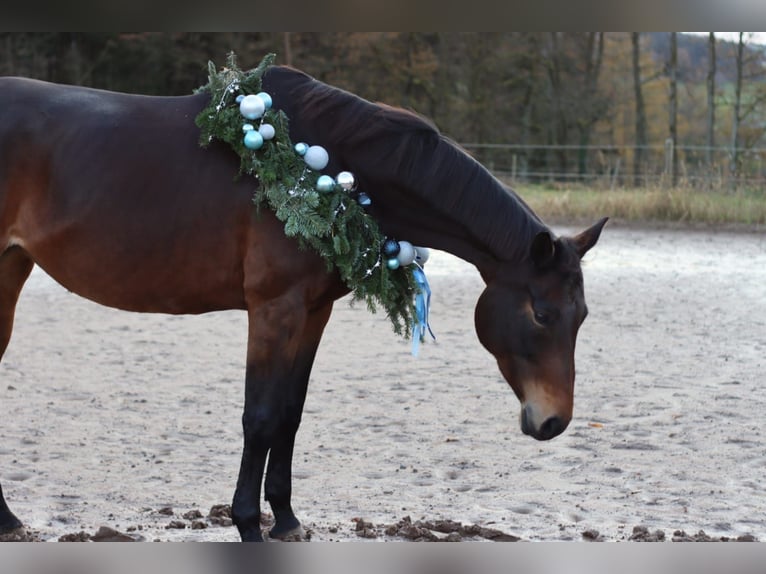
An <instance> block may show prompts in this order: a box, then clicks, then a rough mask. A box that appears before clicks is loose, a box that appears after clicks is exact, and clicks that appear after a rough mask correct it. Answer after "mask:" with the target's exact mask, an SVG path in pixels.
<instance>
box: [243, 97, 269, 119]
mask: <svg viewBox="0 0 766 574" xmlns="http://www.w3.org/2000/svg"><path fill="white" fill-rule="evenodd" d="M265 111H266V105H265V104H264V103H263V100H262V99H261V98H259V97H258V96H254V95H253V94H250V95H248V96H245V97H244V98H242V101H241V102H239V113H240V114H242V115H243V116H245V117H246V118H247V119H248V120H257V119H258V118H260V117H261V116H262V115H263V112H265Z"/></svg>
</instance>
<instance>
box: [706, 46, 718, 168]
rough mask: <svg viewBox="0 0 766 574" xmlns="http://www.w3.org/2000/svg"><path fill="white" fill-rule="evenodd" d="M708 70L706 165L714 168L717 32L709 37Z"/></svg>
mask: <svg viewBox="0 0 766 574" xmlns="http://www.w3.org/2000/svg"><path fill="white" fill-rule="evenodd" d="M707 53H708V68H707V129H706V131H705V145H706V146H707V149H706V150H705V163H706V164H707V166H708V168H712V166H713V146H714V145H715V73H716V60H715V56H716V54H715V32H710V34H709V36H708V51H707Z"/></svg>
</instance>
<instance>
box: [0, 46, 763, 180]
mask: <svg viewBox="0 0 766 574" xmlns="http://www.w3.org/2000/svg"><path fill="white" fill-rule="evenodd" d="M229 51H234V52H236V54H237V55H238V58H239V63H240V66H241V67H242V68H249V67H253V66H255V65H256V64H257V63H258V62H259V61H260V59H261V58H262V57H263V55H265V54H266V53H267V52H276V53H277V62H278V63H281V64H290V65H293V66H295V67H298V68H301V69H303V70H304V71H306V72H308V73H310V74H311V75H313V76H314V77H316V78H318V79H320V80H323V81H325V82H328V83H331V84H334V85H336V86H339V87H342V88H345V89H347V90H349V91H352V92H354V93H357V94H359V95H361V96H363V97H365V98H368V99H370V100H375V101H383V102H386V103H390V104H393V105H399V106H404V107H407V108H411V109H414V110H415V111H417V112H419V113H421V114H423V115H425V116H428V117H429V118H431V119H432V120H433V122H434V123H435V124H436V125H437V126H438V127H439V128H440V129H441V131H442V132H444V133H445V134H447V135H449V136H450V137H452V138H453V139H455V140H457V141H459V142H462V143H464V144H468V145H472V144H518V145H519V146H538V149H537V151H535V150H534V149H533V150H531V151H525V152H524V153H522V154H521V155H522V161H523V162H525V165H527V166H528V165H537V166H538V167H539V166H540V165H543V164H545V165H546V166H548V168H550V167H551V165H553V166H558V167H560V168H561V169H562V170H563V169H564V168H566V169H570V170H571V169H576V170H578V171H580V172H584V171H586V170H589V169H592V168H593V165H592V164H593V163H594V162H598V161H603V154H599V153H593V149H594V148H604V150H607V151H608V150H609V149H612V148H624V147H627V148H630V151H629V152H628V155H629V157H627V156H626V157H625V158H624V160H625V164H624V165H625V166H626V168H625V169H626V170H627V166H628V165H629V164H630V165H631V166H632V167H631V168H630V169H631V170H632V173H635V174H636V177H638V174H639V173H641V170H642V164H643V163H646V162H649V161H655V159H656V158H655V159H651V157H650V148H655V147H658V146H660V147H661V146H662V145H664V144H665V142H666V141H667V140H668V139H671V140H672V141H673V142H674V145H675V146H678V147H682V146H687V147H688V146H692V147H693V146H699V150H698V151H697V152H694V150H693V149H692V151H687V152H686V155H685V156H681V154H676V155H675V157H674V158H673V159H674V161H677V159H678V158H679V157H685V159H686V161H687V162H691V161H695V162H698V163H707V164H708V165H712V164H713V163H714V162H717V161H720V154H719V155H718V156H715V155H714V150H715V149H716V148H719V149H728V150H730V152H729V153H727V154H726V161H727V163H726V165H727V169H730V170H733V171H736V170H737V169H739V167H740V166H741V164H742V162H743V161H745V160H744V159H743V158H744V157H745V156H746V153H745V152H746V150H747V149H751V148H754V147H759V146H763V145H764V133H765V132H766V109H765V106H766V83H765V80H766V75H765V74H764V71H765V70H766V66H764V64H765V63H766V54H764V48H763V46H760V45H757V44H755V43H753V42H752V41H751V38H750V36H749V35H748V33H742V34H741V35H740V36H739V40H738V41H724V40H723V39H720V38H716V37H715V36H714V35H707V36H706V35H688V34H675V33H642V34H636V33H629V32H622V33H602V32H566V33H561V32H557V33H550V32H512V33H511V32H508V33H500V32H492V33H476V32H465V33H458V32H433V33H421V32H417V33H414V32H389V33H367V32H365V33H340V32H336V33H308V32H301V33H298V32H292V33H275V32H269V33H265V32H253V33H240V32H237V33H191V32H176V33H148V32H142V33H65V32H48V33H8V32H6V33H2V34H0V74H1V75H20V76H27V77H34V78H39V79H44V80H49V81H54V82H61V83H71V84H79V85H86V86H93V87H98V88H105V89H110V90H118V91H127V92H138V93H147V94H162V95H179V94H188V93H190V92H191V91H192V90H194V89H195V88H197V87H198V86H200V85H202V84H204V83H206V81H207V77H206V75H207V62H208V60H212V61H214V62H215V63H216V64H217V65H219V66H220V65H223V63H224V61H225V58H226V54H227V53H228V52H229ZM596 151H598V149H597V150H596ZM475 153H476V154H477V155H479V156H480V159H483V160H485V161H491V159H492V158H491V153H492V149H491V148H482V147H481V146H476V148H475ZM482 154H484V156H483V157H482ZM718 167H719V169H720V165H719V166H718ZM677 169H678V167H677V165H674V177H676V176H677Z"/></svg>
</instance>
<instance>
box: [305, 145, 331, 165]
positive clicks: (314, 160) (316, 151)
mask: <svg viewBox="0 0 766 574" xmlns="http://www.w3.org/2000/svg"><path fill="white" fill-rule="evenodd" d="M303 161H305V162H306V165H307V166H309V167H310V168H311V169H313V170H314V171H319V170H320V169H324V168H326V167H327V163H328V162H329V161H330V156H329V155H328V154H327V150H326V149H324V148H323V147H322V146H321V145H312V146H311V147H310V148H309V149H307V150H306V155H304V156H303Z"/></svg>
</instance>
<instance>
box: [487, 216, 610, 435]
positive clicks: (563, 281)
mask: <svg viewBox="0 0 766 574" xmlns="http://www.w3.org/2000/svg"><path fill="white" fill-rule="evenodd" d="M605 223H606V219H602V220H601V221H599V222H598V223H596V224H595V225H593V226H592V227H590V228H588V229H587V230H585V231H583V232H582V233H580V234H579V235H577V236H575V237H560V238H554V237H553V236H552V235H551V233H550V232H548V231H541V232H540V233H538V234H537V235H536V236H535V237H534V239H533V241H532V243H531V245H530V247H529V252H528V256H527V258H526V259H525V261H524V263H523V264H522V265H521V266H518V265H517V264H514V265H510V264H508V265H502V266H500V267H499V268H498V270H497V272H496V273H494V274H493V275H492V276H491V277H490V278H489V279H488V280H487V287H486V289H485V290H484V292H483V293H482V295H481V297H480V298H479V300H478V302H477V304H476V311H475V324H476V332H477V334H478V336H479V340H480V341H481V343H482V345H484V347H485V348H486V349H487V350H488V351H489V352H490V353H492V354H493V355H494V356H495V358H496V359H497V364H498V366H499V367H500V371H501V373H502V374H503V377H505V380H506V381H507V382H508V384H509V385H510V386H511V388H512V389H513V391H514V393H515V394H516V396H517V397H518V399H519V401H520V402H521V430H522V432H524V433H525V434H528V435H531V436H532V437H534V438H536V439H538V440H549V439H551V438H553V437H555V436H557V435H559V434H560V433H562V432H563V431H564V429H566V427H567V425H568V424H569V421H570V420H571V419H572V405H573V395H574V379H575V366H574V352H575V341H576V338H577V331H578V330H579V328H580V325H582V323H583V321H584V320H585V317H586V316H587V314H588V308H587V305H586V304H585V295H584V292H583V280H582V270H581V268H580V260H581V259H582V257H583V256H584V255H585V253H586V252H587V251H588V250H589V249H590V248H591V247H593V246H594V245H595V244H596V241H598V238H599V235H600V234H601V230H602V228H603V226H604V224H605Z"/></svg>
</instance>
